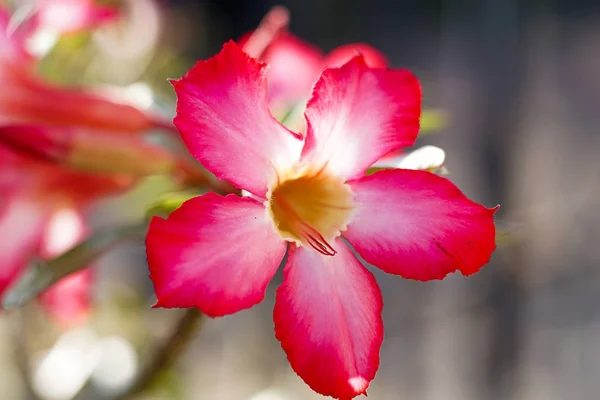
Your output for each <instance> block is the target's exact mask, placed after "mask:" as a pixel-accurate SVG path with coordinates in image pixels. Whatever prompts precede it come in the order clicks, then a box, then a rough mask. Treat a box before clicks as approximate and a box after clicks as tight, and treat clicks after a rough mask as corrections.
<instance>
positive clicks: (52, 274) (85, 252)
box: [2, 223, 148, 309]
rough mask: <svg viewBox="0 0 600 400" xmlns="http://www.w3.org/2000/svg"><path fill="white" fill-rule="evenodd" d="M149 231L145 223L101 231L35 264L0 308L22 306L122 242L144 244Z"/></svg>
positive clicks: (10, 290) (12, 289) (13, 287)
mask: <svg viewBox="0 0 600 400" xmlns="http://www.w3.org/2000/svg"><path fill="white" fill-rule="evenodd" d="M147 229H148V227H147V224H146V223H142V224H136V225H128V226H124V227H120V228H116V229H110V230H103V231H98V232H95V233H94V234H92V235H90V236H89V237H88V239H86V240H85V241H83V242H81V243H79V244H78V245H76V246H75V247H73V248H71V249H70V250H69V251H67V252H66V253H63V254H61V255H60V256H58V257H56V258H53V259H52V260H49V261H37V262H34V263H32V264H33V265H32V266H31V267H30V268H29V270H28V271H26V272H25V274H24V275H23V276H22V277H21V278H20V279H19V280H18V281H17V283H16V284H15V285H13V286H12V287H11V288H10V289H9V290H8V291H7V292H6V294H5V296H4V300H3V301H2V308H4V309H13V308H17V307H20V306H22V305H23V304H25V303H26V302H27V301H29V300H30V299H32V298H34V297H35V296H37V295H38V294H40V293H41V292H43V291H44V290H46V289H48V288H49V287H50V286H52V285H53V284H55V283H56V282H58V281H59V280H61V279H62V278H64V277H66V276H68V275H70V274H73V273H75V272H77V271H80V270H82V269H84V268H86V267H88V266H89V265H90V263H92V262H93V261H94V260H95V259H96V258H97V257H99V256H100V255H102V254H104V253H105V252H106V251H107V250H108V249H110V248H111V247H112V246H114V245H116V244H118V243H121V242H122V241H124V240H143V239H144V237H145V236H146V231H147Z"/></svg>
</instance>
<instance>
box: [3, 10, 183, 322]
mask: <svg viewBox="0 0 600 400" xmlns="http://www.w3.org/2000/svg"><path fill="white" fill-rule="evenodd" d="M51 3H53V4H55V5H56V4H58V3H61V4H63V5H65V4H66V3H71V2H51V1H47V2H43V3H42V4H41V7H42V8H40V10H43V9H44V7H50V6H51ZM77 3H81V5H80V6H83V4H84V3H89V4H88V6H91V4H92V3H91V2H77ZM10 18H11V15H10V13H9V12H8V10H6V9H5V8H2V7H1V6H0V82H1V83H2V90H1V91H0V193H1V197H0V243H1V244H0V296H2V295H3V293H4V292H5V291H6V289H7V288H8V287H9V286H10V285H11V284H13V283H14V281H15V279H16V278H18V277H19V276H20V274H21V273H22V272H23V270H24V269H25V268H26V266H27V264H28V262H29V261H30V260H31V258H32V257H41V258H51V257H54V256H56V255H58V254H60V253H62V252H63V251H66V250H67V249H68V248H70V247H71V246H73V245H75V244H77V243H78V242H79V241H80V240H81V239H82V238H83V236H84V235H85V233H86V224H85V220H84V219H83V213H84V211H85V210H86V209H87V208H88V206H89V205H91V204H92V203H93V202H94V201H96V200H98V199H100V198H103V197H105V196H107V195H111V194H116V193H120V192H122V191H124V190H126V189H127V188H129V187H131V186H132V184H133V183H134V182H135V177H136V175H135V174H133V175H128V174H122V173H117V172H114V173H107V174H103V175H100V174H94V173H86V172H80V171H78V170H75V169H71V168H67V166H72V165H74V166H77V167H79V166H81V164H82V163H83V164H87V165H88V166H89V164H92V166H94V164H93V163H94V162H96V164H101V163H104V164H107V165H108V166H109V167H111V166H112V167H114V168H116V169H118V168H119V167H122V166H123V165H122V164H123V163H125V162H127V161H130V164H129V165H126V166H129V167H131V168H133V167H137V166H139V165H141V164H142V163H140V160H139V157H138V158H137V159H135V161H137V163H138V165H133V166H132V165H131V160H130V159H131V157H129V156H131V155H132V152H133V151H138V153H139V152H140V151H141V152H142V154H145V155H148V154H150V155H152V157H149V158H151V159H152V160H153V161H158V163H148V162H147V159H144V160H143V165H145V166H153V167H156V166H157V165H160V166H162V165H163V164H162V162H163V161H164V159H163V158H161V157H156V156H157V154H159V153H157V151H158V150H156V151H153V149H150V148H149V146H146V147H144V146H143V144H142V142H141V134H142V133H143V132H144V131H145V130H147V129H150V128H153V127H159V126H161V127H162V126H164V127H167V128H170V129H174V127H173V128H171V127H172V124H171V123H170V122H169V123H167V122H164V121H162V120H161V119H160V118H157V117H156V116H153V115H150V114H148V113H146V112H143V111H141V110H138V109H136V108H134V107H131V106H129V105H124V104H120V103H117V102H114V101H111V100H109V99H107V98H104V97H102V96H100V95H98V94H95V93H90V92H86V91H83V90H79V89H71V88H64V87H59V86H56V85H53V84H50V83H48V82H46V81H44V80H43V79H42V78H41V77H39V76H38V75H37V74H36V73H35V66H36V65H35V62H36V60H35V59H34V58H32V57H31V56H30V55H29V54H28V53H27V52H26V51H25V48H24V44H25V41H26V39H27V37H28V36H27V35H28V34H30V33H31V32H32V31H31V30H28V29H17V30H9V21H10ZM109 146H112V147H110V148H109ZM119 146H121V147H119ZM106 149H108V150H114V151H113V153H110V154H117V155H119V154H121V155H123V156H122V157H120V158H119V159H117V160H115V159H114V158H113V159H111V158H107V159H104V160H97V159H95V158H94V156H97V155H98V154H100V155H105V154H107V153H108V152H107V151H105V152H103V150H106ZM160 155H162V153H160ZM126 156H127V157H126ZM111 162H112V164H111ZM119 162H120V163H121V164H119ZM91 277H92V275H91V272H90V271H83V272H81V273H79V274H75V275H73V276H71V277H68V278H66V279H64V280H63V281H61V282H59V283H58V284H57V285H55V286H54V287H52V288H51V289H49V290H48V291H47V292H46V293H44V294H43V295H42V296H41V300H42V304H43V305H44V306H45V307H46V308H47V309H48V310H49V311H50V312H51V314H52V315H54V316H55V317H56V318H57V319H58V320H59V321H60V322H62V323H76V322H79V321H81V320H82V318H83V316H84V315H85V314H86V313H87V312H88V309H89V300H90V290H89V289H90V284H91Z"/></svg>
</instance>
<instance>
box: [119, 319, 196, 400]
mask: <svg viewBox="0 0 600 400" xmlns="http://www.w3.org/2000/svg"><path fill="white" fill-rule="evenodd" d="M203 320H204V318H203V314H202V313H201V312H200V311H198V310H197V309H195V308H189V309H187V310H186V311H185V313H184V314H183V316H182V317H181V319H180V320H179V322H178V323H177V325H176V326H175V328H174V329H173V332H172V333H171V335H170V336H169V337H168V338H167V340H166V341H165V342H164V343H163V344H162V346H160V347H159V348H158V349H157V350H156V352H155V353H154V355H153V356H152V357H151V358H150V359H149V360H148V362H147V363H146V367H145V368H144V369H143V370H142V371H141V372H140V374H139V375H138V377H137V379H136V380H135V381H134V382H133V384H132V385H131V386H130V387H129V389H127V390H126V391H125V392H124V393H122V394H120V395H118V396H116V397H115V398H113V400H128V399H130V398H133V397H135V396H136V395H138V394H140V393H142V392H143V391H145V390H146V389H147V388H149V387H150V386H151V385H152V383H153V382H154V381H155V380H156V378H157V377H158V376H160V375H161V373H162V372H164V371H168V370H169V369H170V368H171V367H173V365H174V364H175V362H176V361H177V360H178V359H179V356H180V355H181V354H182V353H183V351H184V350H185V348H186V346H187V345H188V343H189V342H190V341H191V340H192V338H193V337H194V334H195V333H196V332H197V331H198V329H199V328H200V327H201V326H202V322H203Z"/></svg>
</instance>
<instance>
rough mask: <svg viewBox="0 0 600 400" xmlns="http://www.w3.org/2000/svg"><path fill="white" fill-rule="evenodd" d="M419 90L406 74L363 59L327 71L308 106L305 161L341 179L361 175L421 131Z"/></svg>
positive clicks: (415, 81)
mask: <svg viewBox="0 0 600 400" xmlns="http://www.w3.org/2000/svg"><path fill="white" fill-rule="evenodd" d="M420 112H421V87H420V85H419V81H418V80H417V78H415V76H414V75H412V74H411V73H410V72H409V71H406V70H385V69H371V68H369V67H368V66H367V65H366V64H365V61H364V59H363V58H362V56H358V57H355V58H354V59H352V60H351V61H350V62H348V63H347V64H345V65H344V66H343V67H341V68H333V69H326V70H325V71H324V72H323V74H322V75H321V78H320V79H319V81H318V82H317V84H316V85H315V88H314V90H313V96H312V98H311V100H310V101H309V102H308V105H307V108H306V121H307V134H306V144H305V147H304V149H303V150H302V159H303V160H305V161H307V162H310V163H313V164H316V165H317V166H323V167H326V168H327V170H329V171H330V172H331V173H333V174H335V175H337V176H340V177H342V178H347V179H352V178H357V177H360V176H362V175H363V174H364V172H365V170H366V169H367V168H368V167H369V166H370V165H371V164H373V163H374V162H375V161H377V160H378V159H379V158H380V157H381V156H383V155H385V154H387V153H389V152H390V151H392V150H394V149H398V148H400V147H404V146H410V145H412V144H413V143H414V141H415V139H416V137H417V133H418V131H419V115H420Z"/></svg>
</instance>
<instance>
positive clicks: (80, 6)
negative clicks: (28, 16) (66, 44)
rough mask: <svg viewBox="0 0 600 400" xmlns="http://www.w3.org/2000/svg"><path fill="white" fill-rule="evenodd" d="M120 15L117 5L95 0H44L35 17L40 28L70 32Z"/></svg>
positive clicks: (92, 26)
mask: <svg viewBox="0 0 600 400" xmlns="http://www.w3.org/2000/svg"><path fill="white" fill-rule="evenodd" d="M118 15H119V9H118V8H117V7H115V6H111V5H106V4H101V3H98V2H96V1H95V0H42V1H41V2H40V4H39V6H38V9H37V13H36V15H35V19H36V23H37V25H38V26H39V27H40V29H48V30H51V31H53V32H57V33H69V32H76V31H80V30H83V29H87V28H94V27H96V26H98V25H101V24H103V23H105V22H108V21H111V20H113V19H115V18H116V17H117V16H118Z"/></svg>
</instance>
